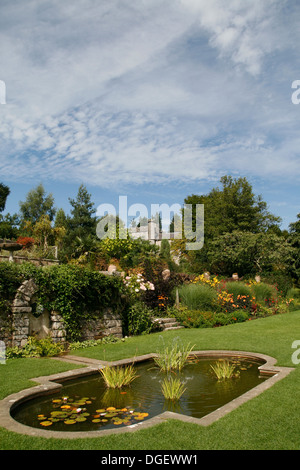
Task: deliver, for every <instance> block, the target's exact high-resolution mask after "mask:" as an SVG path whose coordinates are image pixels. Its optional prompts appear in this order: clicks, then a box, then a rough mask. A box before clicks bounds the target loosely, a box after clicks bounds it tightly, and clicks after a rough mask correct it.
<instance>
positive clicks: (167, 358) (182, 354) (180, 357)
mask: <svg viewBox="0 0 300 470" xmlns="http://www.w3.org/2000/svg"><path fill="white" fill-rule="evenodd" d="M193 348H194V346H192V347H190V344H188V345H187V346H185V347H181V348H180V347H179V345H178V344H175V345H174V346H172V347H170V348H169V347H166V348H165V349H164V350H163V351H162V352H160V353H159V354H158V355H157V356H156V357H154V362H155V364H156V365H157V366H158V367H159V369H160V370H161V371H162V372H170V371H172V370H178V371H181V370H182V369H183V367H184V366H185V365H186V363H187V362H188V359H189V356H190V354H191V352H192V350H193Z"/></svg>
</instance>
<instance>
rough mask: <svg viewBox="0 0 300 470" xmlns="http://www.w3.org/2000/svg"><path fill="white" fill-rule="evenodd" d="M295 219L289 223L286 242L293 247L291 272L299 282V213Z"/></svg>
mask: <svg viewBox="0 0 300 470" xmlns="http://www.w3.org/2000/svg"><path fill="white" fill-rule="evenodd" d="M297 219H298V220H297V221H296V222H293V223H291V224H290V225H289V237H288V242H289V243H290V245H291V246H292V247H293V248H294V257H293V261H292V263H291V274H292V276H293V277H294V278H296V280H297V281H298V282H299V279H300V213H299V214H298V215H297Z"/></svg>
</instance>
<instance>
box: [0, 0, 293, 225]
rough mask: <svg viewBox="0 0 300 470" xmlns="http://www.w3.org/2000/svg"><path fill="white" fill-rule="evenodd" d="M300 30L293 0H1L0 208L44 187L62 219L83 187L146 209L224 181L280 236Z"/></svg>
mask: <svg viewBox="0 0 300 470" xmlns="http://www.w3.org/2000/svg"><path fill="white" fill-rule="evenodd" d="M299 23H300V3H299V2H298V1H297V0H289V1H288V0H264V1H261V0H226V1H224V0H209V1H207V0H172V1H170V0H126V1H124V0H64V1H61V0H51V1H50V0H1V1H0V182H2V183H4V184H6V185H7V186H9V188H10V191H11V193H10V195H9V196H8V198H7V203H6V208H5V211H4V212H3V214H5V213H7V212H10V213H15V212H18V211H19V202H20V201H24V200H25V199H26V195H27V193H28V191H29V190H31V189H33V188H35V187H36V186H37V185H38V184H40V183H42V184H43V186H44V188H45V190H46V192H47V193H52V194H53V196H54V199H55V205H56V207H57V208H63V209H64V210H65V211H66V212H67V213H68V212H69V210H70V208H71V206H70V203H69V198H73V199H74V198H76V195H77V191H78V188H79V186H80V185H81V184H84V185H85V186H86V188H87V190H88V191H89V193H90V194H91V199H92V201H93V202H94V204H95V207H96V208H97V207H99V206H100V205H101V204H105V203H106V204H112V205H114V206H115V207H116V210H117V212H118V203H119V196H127V198H128V205H129V206H130V205H131V204H138V203H139V204H144V205H146V206H147V207H148V208H149V211H150V206H151V205H152V204H169V205H172V204H181V205H182V204H183V202H184V199H185V197H187V196H188V195H191V194H207V193H208V192H209V191H210V190H211V189H212V188H214V187H218V186H220V178H221V177H222V176H223V175H232V176H233V177H234V178H238V177H246V178H247V180H248V181H249V182H250V183H251V184H252V187H253V190H254V193H255V194H256V195H261V196H262V198H263V200H264V201H266V202H267V204H268V208H269V210H270V212H272V213H273V214H275V215H277V216H280V217H281V219H282V225H281V228H282V229H285V228H288V226H289V224H290V223H291V222H295V221H296V220H297V214H298V213H299V212H300V205H299V176H300V171H299V162H300V157H299V155H300V104H299V103H298V101H300V91H299V100H298V99H297V98H298V95H297V86H296V85H297V82H295V81H297V80H300V59H299V51H298V49H299V46H298V45H299V44H300V28H299ZM293 84H294V87H295V88H292V86H293ZM298 86H299V88H300V82H299V85H298ZM295 98H296V99H295Z"/></svg>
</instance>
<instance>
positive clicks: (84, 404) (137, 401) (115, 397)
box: [11, 357, 266, 431]
mask: <svg viewBox="0 0 300 470" xmlns="http://www.w3.org/2000/svg"><path fill="white" fill-rule="evenodd" d="M226 359H227V360H229V361H230V363H231V364H234V365H235V370H236V375H235V376H234V377H232V378H230V379H224V380H218V379H217V377H216V375H215V374H214V372H213V370H212V367H211V366H212V365H213V364H216V361H217V360H216V359H211V358H196V357H195V358H193V359H192V360H190V361H189V362H188V363H187V364H186V366H185V367H184V368H183V369H182V370H181V371H180V372H178V371H177V372H171V375H172V376H177V377H180V379H181V381H182V383H183V384H184V387H185V392H184V393H183V395H182V396H181V397H180V399H179V400H170V399H165V397H164V395H163V393H162V382H163V380H164V378H165V377H166V373H165V372H162V371H160V370H159V369H158V368H157V367H156V364H155V363H154V362H153V361H144V362H140V363H136V364H134V367H135V369H136V373H137V377H136V378H135V380H134V381H133V382H132V383H131V384H130V385H129V386H126V387H122V388H120V389H112V388H107V386H106V385H105V382H104V380H103V377H102V375H101V374H100V373H99V372H96V373H95V374H93V375H88V376H85V377H81V378H80V379H78V378H77V379H72V380H68V381H67V382H64V383H63V387H62V388H61V389H60V390H59V392H56V393H53V394H51V395H45V396H40V397H38V398H33V399H30V400H28V401H27V402H25V403H22V404H20V405H18V406H16V407H15V408H14V409H13V410H12V411H11V415H12V417H13V418H14V419H15V420H16V421H18V422H20V423H22V424H25V425H27V426H31V427H34V428H40V429H50V430H53V431H54V430H55V431H96V430H101V429H112V428H114V429H115V428H117V427H124V426H134V425H136V424H137V423H139V422H142V421H145V420H147V419H149V418H152V417H154V416H157V415H159V414H161V413H163V412H165V411H172V412H175V413H180V414H182V415H186V416H190V417H193V418H202V417H203V416H205V415H207V414H209V413H211V412H213V411H215V410H216V409H218V408H220V407H222V406H223V405H225V404H227V403H228V402H230V401H232V400H233V399H235V398H237V397H239V396H240V395H242V394H244V393H246V392H247V391H249V390H250V389H252V388H254V387H256V386H257V385H259V384H260V383H262V382H263V381H264V380H266V376H261V375H260V372H259V366H261V365H262V364H263V362H264V361H261V360H258V359H254V358H241V357H229V358H226ZM222 360H224V359H220V361H222Z"/></svg>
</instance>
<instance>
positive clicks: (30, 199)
mask: <svg viewBox="0 0 300 470" xmlns="http://www.w3.org/2000/svg"><path fill="white" fill-rule="evenodd" d="M20 213H21V219H22V220H23V221H25V220H26V221H30V222H31V223H33V224H35V223H36V222H37V221H38V220H39V219H40V218H41V217H42V216H45V215H48V216H49V219H50V221H52V220H53V219H54V216H55V213H56V209H55V207H54V198H53V195H52V193H50V194H48V195H47V194H46V191H45V189H44V186H43V185H42V184H39V185H38V186H37V187H36V188H35V189H32V190H30V191H29V192H28V194H27V196H26V200H25V201H24V202H20Z"/></svg>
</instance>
